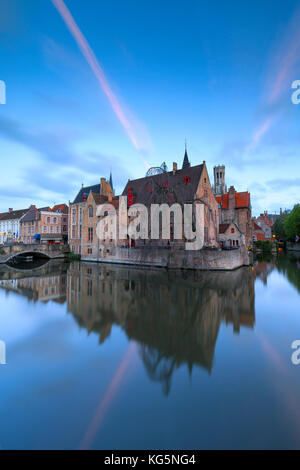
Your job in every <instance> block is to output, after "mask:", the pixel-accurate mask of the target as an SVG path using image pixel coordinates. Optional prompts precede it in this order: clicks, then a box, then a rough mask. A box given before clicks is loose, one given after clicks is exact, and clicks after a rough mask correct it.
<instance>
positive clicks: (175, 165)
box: [173, 162, 177, 175]
mask: <svg viewBox="0 0 300 470" xmlns="http://www.w3.org/2000/svg"><path fill="white" fill-rule="evenodd" d="M176 171H177V163H176V162H173V175H175V174H176Z"/></svg>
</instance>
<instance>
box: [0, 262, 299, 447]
mask: <svg viewBox="0 0 300 470" xmlns="http://www.w3.org/2000/svg"><path fill="white" fill-rule="evenodd" d="M295 339H300V259H298V260H297V259H296V258H294V257H292V256H286V255H284V254H282V255H281V256H279V257H278V259H273V260H270V261H268V262H257V263H256V264H255V266H254V268H253V269H248V268H243V269H240V270H237V271H234V272H222V273H212V272H210V273H196V272H195V273H194V272H188V273H181V272H179V273H174V272H166V271H162V270H157V271H149V270H148V271H145V270H141V269H132V268H127V267H113V266H101V265H96V264H89V263H77V262H76V263H72V264H70V265H69V264H66V263H63V262H49V263H47V264H46V265H44V266H40V267H37V268H36V269H33V270H15V269H14V268H10V267H4V266H1V267H0V340H2V341H5V343H6V348H7V351H6V354H7V358H6V359H7V364H6V365H0V391H1V392H0V423H1V424H0V448H2V449H54V448H55V449H60V448H62V449H65V448H67V449H80V448H83V449H85V448H87V449H102V448H103V449H138V448H145V449H176V448H182V449H189V448H190V449H210V448H300V365H299V366H295V365H293V364H292V362H291V355H292V352H293V351H292V349H291V343H292V342H293V341H294V340H295Z"/></svg>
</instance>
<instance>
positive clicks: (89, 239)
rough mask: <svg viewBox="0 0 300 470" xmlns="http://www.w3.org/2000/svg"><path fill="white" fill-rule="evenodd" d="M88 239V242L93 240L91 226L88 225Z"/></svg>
mask: <svg viewBox="0 0 300 470" xmlns="http://www.w3.org/2000/svg"><path fill="white" fill-rule="evenodd" d="M88 241H89V242H92V241H93V227H89V229H88Z"/></svg>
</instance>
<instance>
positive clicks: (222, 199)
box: [216, 191, 250, 209]
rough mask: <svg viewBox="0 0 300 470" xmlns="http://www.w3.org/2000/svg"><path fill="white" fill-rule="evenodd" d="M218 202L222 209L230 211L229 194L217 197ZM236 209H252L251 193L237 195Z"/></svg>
mask: <svg viewBox="0 0 300 470" xmlns="http://www.w3.org/2000/svg"><path fill="white" fill-rule="evenodd" d="M216 200H217V203H218V204H220V205H221V208H222V209H228V193H226V194H223V196H217V197H216ZM235 207H236V208H237V209H242V208H244V207H250V193H248V191H245V192H243V193H237V192H236V193H235Z"/></svg>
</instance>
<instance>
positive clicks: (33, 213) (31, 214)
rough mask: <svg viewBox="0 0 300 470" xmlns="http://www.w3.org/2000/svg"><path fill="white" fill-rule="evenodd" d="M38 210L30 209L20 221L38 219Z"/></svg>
mask: <svg viewBox="0 0 300 470" xmlns="http://www.w3.org/2000/svg"><path fill="white" fill-rule="evenodd" d="M39 218H40V210H39V209H30V210H29V211H28V212H27V214H26V215H24V217H23V219H22V221H21V222H33V221H35V220H39Z"/></svg>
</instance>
